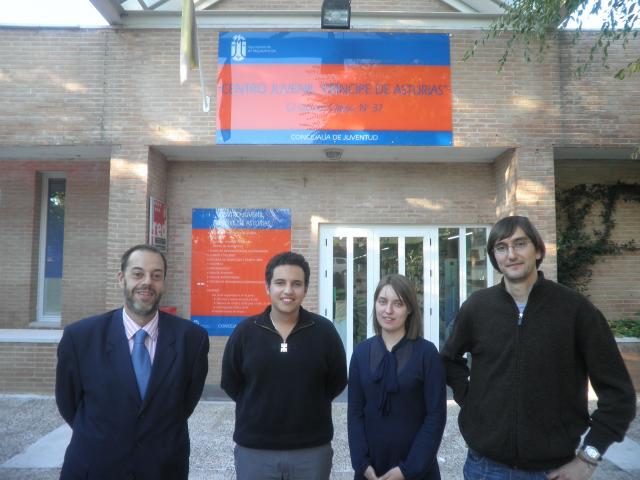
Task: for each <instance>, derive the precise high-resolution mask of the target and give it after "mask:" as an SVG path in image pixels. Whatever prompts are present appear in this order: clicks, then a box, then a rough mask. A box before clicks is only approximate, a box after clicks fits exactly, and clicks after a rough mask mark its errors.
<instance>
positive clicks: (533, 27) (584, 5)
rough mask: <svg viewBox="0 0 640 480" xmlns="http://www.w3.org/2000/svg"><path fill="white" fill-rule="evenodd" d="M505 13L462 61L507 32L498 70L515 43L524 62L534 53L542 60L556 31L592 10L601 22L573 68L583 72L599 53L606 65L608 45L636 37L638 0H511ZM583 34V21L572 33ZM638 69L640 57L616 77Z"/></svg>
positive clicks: (579, 72) (623, 42)
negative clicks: (591, 0) (581, 60)
mask: <svg viewBox="0 0 640 480" xmlns="http://www.w3.org/2000/svg"><path fill="white" fill-rule="evenodd" d="M504 8H505V14H504V15H502V16H501V17H500V18H498V19H497V20H494V21H493V22H492V23H491V25H490V26H489V31H488V32H487V33H486V34H485V36H484V37H483V38H482V39H480V40H476V42H475V43H474V44H473V46H472V47H471V48H470V49H469V50H468V51H467V52H466V53H465V56H464V58H465V60H466V59H468V58H469V57H471V56H473V55H474V53H475V51H476V49H477V48H478V47H479V46H481V45H484V44H485V42H486V41H487V40H491V39H495V38H499V37H502V36H503V35H505V36H506V35H508V40H507V47H506V49H505V51H504V53H503V55H502V57H501V58H500V60H499V65H500V69H502V68H503V67H504V65H505V64H506V63H507V60H508V58H509V56H510V55H511V54H512V53H513V52H514V50H515V47H516V46H517V45H522V47H523V53H524V58H525V60H526V61H527V62H529V61H531V57H532V56H535V57H536V59H537V60H538V61H542V60H543V59H544V54H545V52H546V50H547V49H548V48H549V47H548V43H549V41H550V40H551V39H555V38H556V36H557V33H558V31H559V30H564V29H565V28H566V27H567V24H568V23H569V21H570V20H571V18H572V17H575V18H578V19H579V18H580V16H581V15H582V14H585V13H593V14H601V15H602V16H603V24H602V27H601V29H600V32H599V34H598V36H597V38H596V40H595V41H594V43H593V45H592V47H591V49H590V51H589V56H588V58H587V59H586V60H585V61H584V63H582V64H581V65H580V66H578V67H577V69H576V72H575V73H576V74H577V75H581V74H583V73H584V72H585V71H586V70H587V69H588V68H589V66H590V65H591V64H592V63H593V62H594V60H595V59H596V58H597V57H598V55H599V56H600V59H601V61H602V65H604V66H605V67H606V68H609V66H608V56H609V47H611V45H613V44H618V43H619V44H621V45H622V46H623V47H624V48H626V47H627V45H628V43H629V40H630V39H632V38H636V37H637V36H638V29H634V27H635V26H636V23H640V22H639V21H638V14H639V13H640V4H639V0H593V2H589V0H513V1H512V2H505V3H504ZM581 34H582V23H581V22H580V23H579V24H578V28H577V29H576V30H575V31H574V32H573V33H572V36H571V38H572V42H573V43H575V42H576V41H577V40H578V38H579V37H580V35H581ZM637 72H640V56H638V58H636V59H634V60H632V61H631V62H629V63H628V64H627V65H626V66H624V67H623V68H621V69H619V70H618V71H617V72H616V73H615V74H614V76H615V78H617V79H619V80H622V79H624V78H625V77H626V76H628V75H630V74H633V73H637Z"/></svg>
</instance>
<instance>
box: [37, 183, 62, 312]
mask: <svg viewBox="0 0 640 480" xmlns="http://www.w3.org/2000/svg"><path fill="white" fill-rule="evenodd" d="M65 193H66V179H65V178H64V175H61V174H43V175H42V207H41V210H40V259H39V267H38V306H37V308H38V310H37V319H38V321H39V322H44V323H60V312H61V309H62V264H63V255H64V210H65Z"/></svg>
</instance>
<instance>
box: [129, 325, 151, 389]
mask: <svg viewBox="0 0 640 480" xmlns="http://www.w3.org/2000/svg"><path fill="white" fill-rule="evenodd" d="M147 335H148V333H147V332H146V331H145V330H144V329H142V328H141V329H140V330H138V331H137V332H136V334H135V335H134V336H133V351H132V352H131V361H132V362H133V370H134V371H135V372H136V380H137V381H138V390H139V391H140V398H144V394H145V392H146V391H147V384H148V383H149V376H150V375H151V357H150V356H149V351H148V350H147V347H145V346H144V340H145V338H147Z"/></svg>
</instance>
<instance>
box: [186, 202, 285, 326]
mask: <svg viewBox="0 0 640 480" xmlns="http://www.w3.org/2000/svg"><path fill="white" fill-rule="evenodd" d="M191 228H192V230H191V231H192V234H191V319H192V320H193V321H194V322H195V323H197V324H199V325H202V326H203V327H204V328H205V329H206V330H207V331H208V332H209V335H211V336H216V335H217V336H228V335H230V334H231V332H232V331H233V329H234V328H235V326H236V325H237V324H238V322H239V321H240V320H242V319H244V318H246V317H248V316H250V315H255V314H256V313H260V312H262V311H263V310H264V309H265V307H266V306H267V305H269V296H268V295H267V292H266V284H265V279H264V270H265V267H266V265H267V262H268V261H269V259H271V257H273V256H274V255H276V254H277V253H280V252H284V251H288V250H291V211H290V210H288V209H242V208H214V209H201V208H196V209H193V211H192V222H191Z"/></svg>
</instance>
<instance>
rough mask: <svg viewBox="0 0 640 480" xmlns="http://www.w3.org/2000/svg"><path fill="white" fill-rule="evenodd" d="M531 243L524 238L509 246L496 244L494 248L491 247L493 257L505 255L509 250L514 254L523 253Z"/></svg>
mask: <svg viewBox="0 0 640 480" xmlns="http://www.w3.org/2000/svg"><path fill="white" fill-rule="evenodd" d="M530 243H531V242H530V241H529V240H528V239H526V238H519V239H518V240H516V241H515V242H513V243H512V244H511V245H509V244H508V243H498V244H497V245H496V246H495V247H493V253H494V254H495V255H507V252H509V249H510V248H513V251H514V252H518V253H520V252H523V251H524V250H526V248H527V247H528V246H529V244H530Z"/></svg>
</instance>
